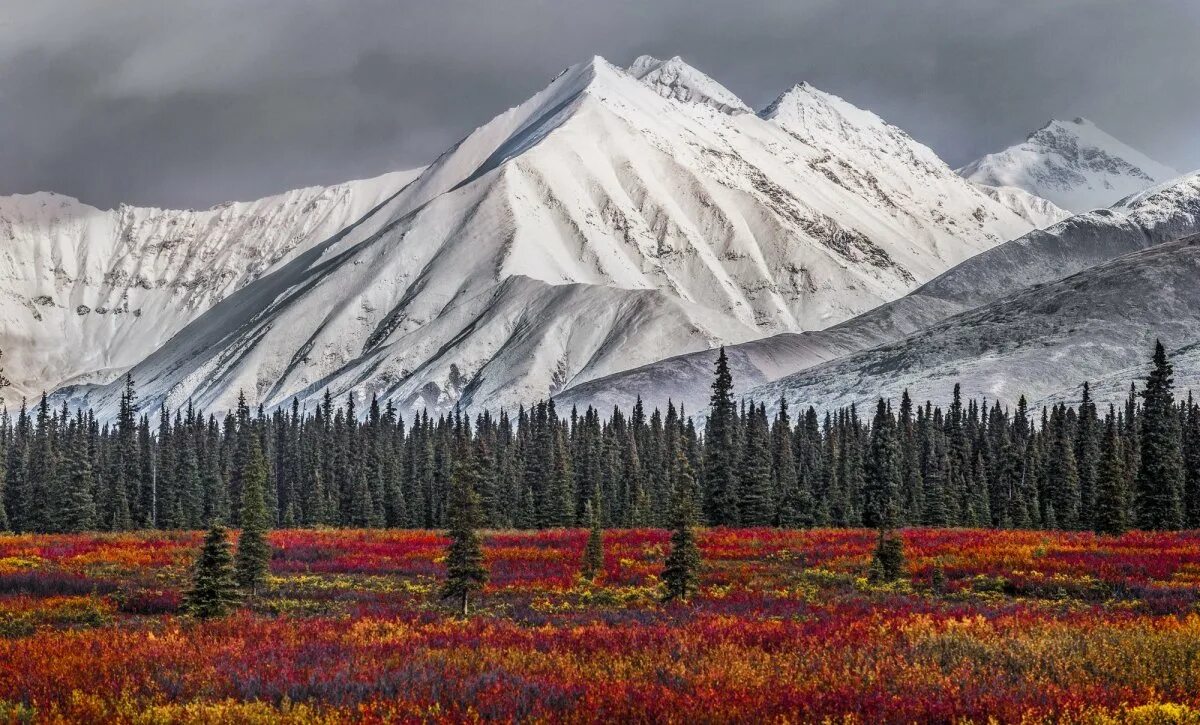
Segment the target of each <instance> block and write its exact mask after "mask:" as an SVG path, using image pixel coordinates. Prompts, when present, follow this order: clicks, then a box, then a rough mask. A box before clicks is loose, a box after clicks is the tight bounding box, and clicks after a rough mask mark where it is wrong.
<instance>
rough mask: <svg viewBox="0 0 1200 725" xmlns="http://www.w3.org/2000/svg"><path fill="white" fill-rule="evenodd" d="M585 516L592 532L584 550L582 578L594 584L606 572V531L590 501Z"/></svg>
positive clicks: (589, 533) (581, 569) (586, 506)
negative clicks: (602, 527)
mask: <svg viewBox="0 0 1200 725" xmlns="http://www.w3.org/2000/svg"><path fill="white" fill-rule="evenodd" d="M585 515H586V516H587V518H588V523H589V525H590V530H589V531H588V539H587V546H585V547H584V549H583V565H582V566H581V567H580V572H579V573H580V576H582V577H583V578H584V579H586V580H587V581H589V582H594V581H595V580H596V577H598V576H599V575H600V573H601V572H603V571H604V531H603V529H601V527H600V514H598V513H597V512H596V507H595V506H593V505H592V502H591V501H588V502H587V504H586V505H585Z"/></svg>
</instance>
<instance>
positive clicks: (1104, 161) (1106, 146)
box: [959, 118, 1179, 212]
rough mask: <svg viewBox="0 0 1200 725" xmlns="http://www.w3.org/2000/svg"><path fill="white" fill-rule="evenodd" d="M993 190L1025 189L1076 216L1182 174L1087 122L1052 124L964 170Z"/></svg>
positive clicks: (964, 175)
mask: <svg viewBox="0 0 1200 725" xmlns="http://www.w3.org/2000/svg"><path fill="white" fill-rule="evenodd" d="M959 173H960V174H962V175H963V177H965V178H967V179H969V180H971V181H974V182H977V183H980V184H985V185H988V186H1010V187H1017V188H1019V189H1024V190H1025V191H1027V192H1029V193H1031V194H1034V195H1035V196H1038V197H1041V198H1043V199H1048V200H1050V201H1051V202H1053V203H1054V204H1056V205H1058V206H1060V207H1062V208H1064V209H1069V210H1071V211H1074V212H1084V211H1090V210H1092V209H1100V208H1104V207H1108V206H1111V205H1112V204H1115V203H1116V202H1117V201H1119V200H1120V199H1121V198H1122V197H1125V196H1128V195H1130V194H1136V193H1137V192H1139V191H1142V190H1143V189H1145V188H1146V187H1149V186H1152V185H1154V184H1156V183H1160V182H1164V181H1169V180H1170V179H1173V178H1175V177H1176V176H1179V172H1178V171H1176V170H1174V169H1172V168H1170V167H1168V166H1165V165H1164V164H1161V163H1159V162H1157V161H1155V160H1154V159H1151V158H1150V157H1148V156H1146V155H1145V154H1144V153H1142V152H1141V151H1138V150H1137V149H1134V148H1132V147H1130V146H1128V145H1127V144H1125V143H1122V142H1121V141H1118V140H1117V139H1115V138H1113V137H1112V136H1110V135H1109V134H1107V133H1105V132H1104V131H1103V130H1101V129H1100V128H1098V127H1097V126H1096V125H1095V124H1094V123H1092V122H1091V121H1089V120H1087V119H1085V118H1076V119H1074V120H1072V121H1057V120H1055V121H1051V122H1049V123H1048V124H1046V125H1045V126H1043V127H1042V128H1040V129H1038V130H1037V131H1034V132H1033V133H1031V134H1029V136H1028V138H1026V139H1025V141H1023V142H1021V143H1019V144H1015V145H1013V146H1010V147H1008V148H1006V149H1004V150H1003V151H999V152H997V153H993V154H988V155H986V156H984V157H983V158H981V159H978V160H977V161H973V162H972V163H970V164H967V165H966V166H964V167H962V168H961V169H959Z"/></svg>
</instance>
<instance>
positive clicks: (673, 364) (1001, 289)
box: [556, 174, 1200, 411]
mask: <svg viewBox="0 0 1200 725" xmlns="http://www.w3.org/2000/svg"><path fill="white" fill-rule="evenodd" d="M1196 233H1200V175H1197V174H1192V175H1189V176H1186V177H1183V178H1181V179H1180V180H1178V181H1176V182H1174V183H1169V184H1164V185H1162V186H1161V187H1157V188H1154V189H1151V190H1149V191H1147V192H1145V193H1143V194H1141V195H1139V196H1137V197H1134V198H1131V199H1129V200H1127V201H1126V202H1125V203H1124V204H1123V205H1120V206H1119V207H1117V208H1114V209H1113V210H1102V211H1097V212H1092V213H1089V214H1081V215H1079V216H1076V217H1073V218H1071V219H1069V220H1067V221H1064V222H1061V223H1059V224H1057V225H1055V226H1053V227H1051V228H1049V229H1046V230H1044V231H1035V232H1031V233H1029V234H1027V235H1025V236H1024V237H1021V238H1020V239H1015V240H1013V241H1010V242H1007V243H1005V244H1002V245H1000V246H998V247H996V248H994V249H991V250H989V251H987V252H984V253H982V254H980V255H978V256H976V257H973V258H971V259H969V260H967V261H966V262H963V263H962V264H959V265H958V266H956V267H954V268H953V269H951V270H950V271H948V272H946V273H944V274H942V275H940V276H938V277H937V278H935V279H933V280H931V281H930V282H928V283H926V284H925V285H923V286H921V287H919V288H918V289H916V290H914V291H913V292H911V293H909V294H908V295H906V296H904V297H902V298H900V299H898V300H896V301H894V302H891V303H888V304H884V305H882V306H880V307H878V308H876V309H874V310H871V311H870V312H867V313H865V314H863V315H860V316H858V317H855V318H854V319H852V320H849V321H847V322H844V323H842V324H839V325H835V326H833V327H831V328H829V329H827V330H821V331H816V332H806V333H803V334H798V335H777V336H774V337H771V338H766V339H763V340H756V341H754V342H751V343H747V344H744V345H734V346H731V347H729V348H727V352H728V355H729V360H730V365H731V368H732V371H733V375H734V380H735V381H736V383H737V385H738V390H739V392H741V393H744V394H748V395H749V394H752V395H754V396H755V397H756V398H758V399H762V400H768V401H771V400H777V399H778V396H779V395H780V394H781V393H783V392H785V391H791V390H797V391H799V390H801V389H803V390H805V391H806V393H809V394H811V395H812V396H813V400H811V401H805V400H803V399H802V396H799V397H797V402H798V403H803V404H808V403H809V402H811V403H814V404H815V403H819V402H827V401H844V400H851V399H856V398H855V396H867V397H870V396H872V395H874V394H875V392H876V386H886V385H890V383H889V380H891V378H879V377H876V376H874V375H872V374H867V373H866V372H863V371H862V370H859V369H858V368H855V367H853V366H850V367H846V368H842V370H843V371H844V372H845V374H844V375H840V376H839V375H835V374H833V373H832V372H831V373H828V374H825V373H823V377H822V378H821V380H822V381H823V382H822V383H821V384H820V386H819V387H813V386H804V385H803V383H802V381H803V380H805V379H806V373H805V372H802V371H806V370H808V369H809V368H813V367H814V366H818V365H821V364H823V363H829V362H830V361H834V360H838V359H840V358H847V357H848V358H849V359H857V358H855V357H854V356H855V354H865V351H871V350H873V349H876V348H880V347H886V346H888V345H891V344H893V343H898V342H899V341H901V340H903V339H904V338H906V337H908V336H909V335H913V334H925V331H927V330H934V329H936V330H938V331H939V333H938V334H948V332H947V328H945V327H943V326H942V323H943V322H945V321H947V320H949V319H951V318H954V316H955V315H960V314H961V313H964V312H967V311H969V310H973V309H976V308H980V309H983V308H984V307H985V306H986V305H989V304H991V303H993V302H995V301H997V300H1002V299H1004V298H1006V297H1009V296H1011V295H1014V294H1020V293H1022V291H1023V290H1027V289H1030V288H1035V287H1037V286H1038V285H1044V284H1047V283H1051V282H1055V281H1056V280H1059V279H1062V278H1063V277H1065V276H1068V275H1072V274H1075V273H1079V272H1084V271H1085V270H1088V269H1091V268H1093V267H1096V266H1097V265H1100V264H1103V263H1105V262H1108V261H1110V260H1113V259H1116V258H1118V257H1121V256H1122V255H1126V254H1129V253H1131V252H1136V251H1139V250H1143V249H1146V248H1148V247H1152V246H1154V245H1158V244H1162V243H1164V242H1170V241H1173V240H1178V239H1180V238H1183V237H1187V236H1189V235H1192V234H1196ZM1126 291H1127V293H1128V294H1131V295H1136V296H1137V297H1138V298H1139V299H1141V300H1143V301H1144V302H1145V303H1146V304H1150V303H1151V301H1153V299H1154V294H1155V290H1154V288H1148V289H1145V290H1137V289H1134V288H1129V289H1127V290H1126ZM956 319H957V318H956ZM947 324H950V323H947ZM1194 329H1200V328H1194ZM966 334H967V336H968V338H969V337H970V335H971V333H970V332H969V331H968V332H967V333H966ZM992 334H1000V333H997V332H994V331H993V333H992ZM1184 342H1186V341H1185V340H1182V339H1181V340H1180V341H1179V343H1178V344H1183V343H1184ZM943 354H948V353H946V351H943ZM979 354H980V355H986V354H990V353H989V352H985V351H982V349H981V352H979ZM1046 354H1047V355H1052V354H1053V350H1052V348H1051V347H1047V348H1046ZM714 359H715V352H713V351H705V352H702V353H696V354H690V355H683V356H678V357H675V358H671V359H667V360H662V361H659V362H657V363H654V364H651V365H647V366H643V367H641V368H637V369H634V370H630V371H627V372H624V373H621V374H619V375H615V376H611V377H608V378H603V379H599V380H595V381H592V382H590V383H587V384H584V385H580V386H578V387H575V388H572V389H570V390H568V391H566V392H565V393H563V394H561V395H559V396H558V397H557V398H556V400H557V401H558V402H559V404H560V405H562V406H569V405H578V406H586V405H595V406H597V407H598V408H600V409H602V410H607V409H609V408H611V407H612V406H613V405H621V406H626V405H628V404H629V402H630V401H631V400H633V399H634V398H636V397H637V396H641V397H642V398H643V400H644V401H645V402H646V403H647V404H648V405H658V406H663V405H665V403H666V400H667V399H668V398H670V399H673V400H674V401H675V402H676V403H682V404H683V405H685V406H686V407H687V408H688V409H689V410H693V411H698V410H700V409H701V408H703V407H704V406H705V405H706V404H707V401H708V395H709V389H708V386H709V384H710V383H711V381H712V362H713V360H714ZM861 359H864V360H865V359H866V358H865V357H863V358H861ZM1135 361H1136V358H1132V359H1126V360H1124V361H1121V360H1118V359H1115V358H1103V359H1102V360H1098V361H1097V362H1096V363H1095V364H1094V365H1093V366H1092V367H1090V368H1086V369H1081V370H1080V371H1078V372H1079V373H1080V374H1082V373H1084V372H1087V373H1088V374H1089V375H1093V376H1096V375H1100V374H1103V373H1104V370H1103V369H1102V368H1103V365H1113V366H1116V367H1112V368H1109V371H1113V370H1116V369H1117V368H1119V367H1125V366H1126V365H1130V364H1133V363H1134V362H1135ZM827 367H829V368H830V369H833V368H834V367H836V363H830V365H829V366H827ZM901 367H904V368H905V369H908V366H904V365H902V366H901ZM869 369H870V370H873V371H879V372H882V371H883V368H882V367H879V366H875V367H869ZM852 371H857V372H852ZM944 372H945V371H944ZM1009 372H1010V373H1011V375H1010V376H1009V377H1008V378H1006V380H1011V381H1012V384H1011V385H1006V386H1005V387H1004V390H1005V391H1006V392H1007V393H1012V392H1013V388H1014V387H1016V386H1019V385H1020V384H1021V383H1022V382H1023V379H1022V377H1021V374H1020V371H1019V370H1012V369H1010V370H1009ZM910 373H911V374H915V372H912V371H910ZM787 375H792V377H791V378H789V380H790V381H792V383H790V384H789V385H787V386H785V385H784V384H783V382H782V381H781V382H780V383H779V384H777V385H767V384H768V383H772V381H778V380H779V379H780V378H784V377H785V376H787ZM946 379H948V378H946V377H938V378H936V379H931V382H930V385H931V386H932V387H935V388H936V386H937V385H940V384H943V382H939V381H944V380H946ZM814 380H815V378H814ZM895 380H896V381H899V380H900V378H899V377H895ZM1082 380H1083V379H1082V378H1080V379H1079V380H1078V381H1074V382H1075V383H1080V382H1082ZM1033 382H1034V381H1031V384H1032V383H1033ZM898 384H902V383H898ZM949 384H950V385H953V381H950V383H949ZM1002 384H1003V381H1001V380H999V379H998V378H996V377H993V378H992V379H991V385H992V386H993V388H992V389H988V390H987V391H980V392H981V394H982V393H983V392H986V394H987V395H989V396H995V395H998V394H1000V393H998V392H996V390H997V389H998V388H996V386H998V385H1002ZM814 385H815V384H814ZM837 386H842V387H841V388H838V387H837ZM888 389H889V390H890V388H888ZM1037 389H1038V390H1041V391H1042V392H1041V393H1040V394H1041V395H1049V394H1051V393H1053V392H1055V390H1052V389H1048V388H1046V387H1045V386H1042V385H1040V384H1039V385H1038V388H1037ZM881 392H882V387H881ZM1021 392H1026V393H1030V394H1033V393H1035V391H1034V389H1032V388H1030V389H1029V390H1024V391H1021V390H1017V391H1016V394H1018V395H1019V394H1020V393H1021ZM788 395H789V399H790V398H791V397H792V396H791V393H790V392H789V393H788ZM764 396H765V397H764ZM934 397H938V395H935V396H934ZM1035 397H1036V396H1035Z"/></svg>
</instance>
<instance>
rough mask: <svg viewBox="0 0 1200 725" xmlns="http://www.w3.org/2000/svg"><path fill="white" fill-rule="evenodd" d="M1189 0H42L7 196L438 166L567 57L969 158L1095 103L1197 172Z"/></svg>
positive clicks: (1198, 80)
mask: <svg viewBox="0 0 1200 725" xmlns="http://www.w3.org/2000/svg"><path fill="white" fill-rule="evenodd" d="M1197 37H1200V3H1198V2H1196V0H1177V1H1171V0H1157V1H1156V0H1147V1H1143V2H1131V1H1128V0H1058V1H1053V2H1052V1H1050V0H905V1H904V2H893V1H892V0H806V1H799V2H797V1H791V2H788V1H785V0H752V1H747V2H713V1H711V0H665V1H663V2H622V1H615V2H614V1H612V0H603V1H601V0H587V1H584V0H503V1H491V0H472V1H471V2H465V1H462V0H457V1H456V0H403V1H401V2H395V1H393V2H384V1H383V0H343V1H340V2H334V1H332V0H321V1H314V0H256V1H253V2H247V1H244V0H243V1H234V0H172V1H171V2H166V3H164V2H161V1H160V0H107V1H106V2H96V1H95V0H39V2H36V3H19V4H18V3H10V4H9V7H8V8H7V9H6V10H3V11H0V108H2V109H3V112H2V113H0V193H14V192H28V191H34V190H38V189H52V190H55V191H60V192H63V193H67V194H71V195H74V196H78V197H80V198H82V199H84V200H86V201H89V202H92V203H95V204H99V205H113V204H116V203H118V202H121V201H126V202H131V203H138V204H156V205H171V206H208V205H210V204H212V203H215V202H217V201H221V200H225V199H231V198H252V197H257V196H262V195H265V194H269V193H272V192H277V191H281V190H284V189H288V188H292V187H296V186H303V185H309V184H319V183H331V182H335V181H340V180H344V179H348V178H356V177H364V176H369V175H373V174H378V173H382V172H385V171H388V170H392V169H397V168H405V167H411V166H416V165H420V164H423V163H426V162H428V161H429V160H430V159H432V158H433V157H434V156H436V154H438V153H439V152H440V151H442V150H443V149H444V148H445V147H446V146H448V145H449V144H451V143H453V142H454V141H456V140H457V139H458V138H460V137H461V136H463V135H464V134H466V133H468V132H469V131H470V130H471V129H473V128H475V127H476V126H478V125H480V124H481V123H484V122H485V121H487V120H488V119H489V118H491V117H492V116H493V115H495V114H496V113H499V112H500V111H502V110H504V109H505V108H508V107H510V106H512V105H514V104H516V103H519V102H520V101H521V100H523V99H524V98H526V97H527V96H528V95H530V94H531V93H533V92H535V91H536V90H538V89H539V88H541V87H542V86H543V85H545V83H546V82H547V81H548V80H549V79H550V78H551V77H552V76H553V75H554V74H555V73H556V72H558V71H559V70H561V69H562V68H563V67H565V66H566V65H569V64H571V63H575V62H578V61H580V60H583V59H585V58H587V57H589V56H591V55H593V54H600V55H603V56H605V57H606V58H608V59H609V60H610V61H612V62H614V63H618V64H625V63H627V62H628V61H629V60H630V59H631V58H632V57H634V56H635V55H638V54H640V53H651V54H654V55H659V56H669V55H675V54H679V55H682V56H684V57H685V58H686V59H687V60H689V61H690V62H691V63H692V64H693V65H696V66H697V67H699V68H700V69H702V70H704V71H706V72H707V73H709V74H710V75H712V76H714V77H716V78H717V79H718V80H720V81H721V82H723V83H725V84H726V85H727V86H729V87H730V89H732V90H733V91H734V92H735V93H738V94H739V95H740V96H742V98H743V99H745V100H746V101H747V102H748V103H749V104H750V105H752V106H756V107H757V106H762V105H764V104H765V103H767V102H769V101H770V100H771V99H772V98H773V97H774V96H775V95H776V94H777V93H778V92H779V91H780V90H782V89H784V88H786V87H789V86H790V85H791V84H793V83H796V82H798V81H801V80H808V81H810V82H811V83H813V84H814V85H816V86H818V87H820V88H823V89H825V90H827V91H830V92H833V93H837V94H838V95H842V96H844V97H846V98H847V99H849V100H851V101H852V102H854V103H856V104H858V105H860V106H864V107H867V108H871V109H872V110H874V111H876V112H877V113H879V114H880V115H882V116H884V117H885V118H887V119H888V120H890V121H892V122H893V123H895V124H897V125H899V126H901V127H903V128H905V129H907V130H908V131H909V132H910V133H912V134H913V135H914V136H916V137H917V138H918V139H920V140H922V141H924V142H925V143H928V144H929V145H931V146H933V147H934V149H936V150H937V151H938V152H939V153H941V154H942V156H943V157H944V158H946V159H947V161H949V162H950V163H951V164H954V165H957V164H961V163H964V162H966V161H969V160H971V159H972V158H974V157H976V156H978V155H980V154H982V153H986V152H988V151H992V150H996V149H998V148H1000V147H1003V146H1005V145H1008V144H1010V143H1013V142H1015V141H1017V140H1019V139H1020V138H1021V137H1022V136H1023V135H1024V133H1025V132H1027V131H1029V130H1031V129H1033V128H1036V127H1037V126H1040V125H1041V124H1042V123H1044V122H1045V121H1046V120H1048V119H1049V118H1051V117H1063V118H1070V117H1074V116H1087V117H1089V118H1091V119H1092V120H1094V121H1095V122H1096V123H1097V124H1099V125H1100V126H1101V127H1103V128H1106V129H1108V130H1109V131H1110V132H1111V133H1113V134H1114V135H1115V136H1117V137H1118V138H1122V139H1124V140H1126V141H1127V142H1129V143H1131V144H1132V145H1134V146H1137V147H1140V148H1142V149H1143V150H1144V151H1146V152H1147V153H1149V154H1150V155H1152V156H1155V157H1157V158H1158V159H1160V160H1161V161H1163V162H1165V163H1168V164H1170V165H1173V166H1175V167H1177V168H1180V169H1183V170H1186V169H1191V168H1194V167H1197V166H1200V133H1197V130H1198V126H1200V124H1198V123H1197V119H1198V118H1200V73H1198V72H1197V71H1198V69H1200V44H1198V43H1197V42H1196V38H1197Z"/></svg>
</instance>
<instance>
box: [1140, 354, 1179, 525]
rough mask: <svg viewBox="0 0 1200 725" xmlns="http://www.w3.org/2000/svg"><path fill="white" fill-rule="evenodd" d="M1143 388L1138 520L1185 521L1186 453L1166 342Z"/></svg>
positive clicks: (1147, 522) (1154, 522) (1145, 522)
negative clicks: (1174, 396)
mask: <svg viewBox="0 0 1200 725" xmlns="http://www.w3.org/2000/svg"><path fill="white" fill-rule="evenodd" d="M1153 364H1154V368H1153V370H1151V372H1150V375H1149V377H1148V378H1147V379H1146V388H1145V390H1143V391H1142V394H1141V395H1142V400H1143V404H1142V415H1141V450H1140V457H1141V464H1140V469H1139V471H1138V478H1137V512H1138V524H1139V525H1140V526H1141V527H1142V528H1145V529H1176V528H1179V527H1181V526H1182V525H1183V486H1184V470H1183V454H1182V451H1181V450H1180V435H1179V416H1178V414H1177V413H1176V411H1175V403H1174V399H1173V394H1172V388H1173V386H1174V379H1173V377H1172V376H1173V374H1174V371H1173V369H1172V367H1171V363H1170V361H1169V360H1167V352H1166V349H1165V348H1164V347H1163V345H1162V342H1157V341H1156V342H1155V344H1154V360H1153Z"/></svg>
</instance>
